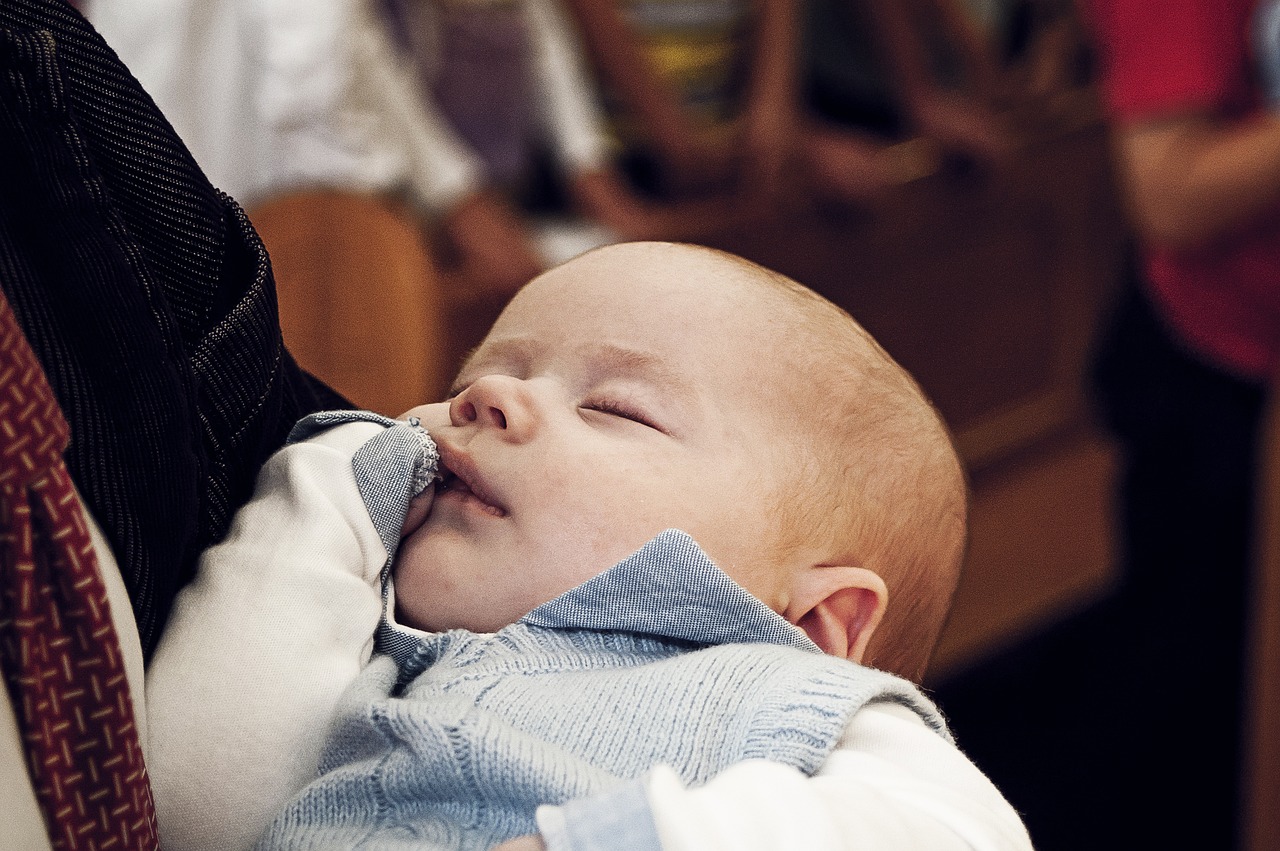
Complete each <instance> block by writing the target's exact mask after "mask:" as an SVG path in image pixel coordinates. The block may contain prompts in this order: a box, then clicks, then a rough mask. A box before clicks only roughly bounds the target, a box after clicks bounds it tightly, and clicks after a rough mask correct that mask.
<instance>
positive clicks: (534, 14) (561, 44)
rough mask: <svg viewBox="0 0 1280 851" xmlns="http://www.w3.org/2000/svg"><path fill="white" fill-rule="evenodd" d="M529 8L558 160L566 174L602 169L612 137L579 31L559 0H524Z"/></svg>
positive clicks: (541, 102)
mask: <svg viewBox="0 0 1280 851" xmlns="http://www.w3.org/2000/svg"><path fill="white" fill-rule="evenodd" d="M523 8H524V11H525V21H526V24H527V26H528V27H529V39H530V42H531V43H532V45H533V52H534V60H533V62H534V68H533V75H534V81H535V87H534V88H535V91H536V92H537V93H538V103H537V107H538V112H539V114H540V115H541V116H542V120H543V122H544V124H545V128H546V132H547V134H548V136H549V137H550V138H549V141H550V142H551V146H552V150H553V152H554V153H555V156H556V161H557V163H558V164H559V166H560V167H561V168H562V169H563V170H564V171H565V173H566V174H576V173H581V172H584V171H595V170H598V169H601V168H603V167H605V166H606V165H607V164H608V163H609V145H610V142H609V136H608V134H607V133H606V131H605V126H606V121H605V117H604V111H603V109H602V108H601V106H600V103H599V98H598V86H597V85H596V83H595V81H594V79H593V78H592V77H591V75H590V74H589V73H588V71H587V68H586V65H585V63H584V61H583V55H582V48H581V44H580V42H579V40H578V34H577V32H576V31H575V30H574V28H573V26H572V25H571V24H570V23H569V21H568V20H566V18H565V16H564V13H563V11H562V10H561V9H560V8H559V6H558V0H524V4H523Z"/></svg>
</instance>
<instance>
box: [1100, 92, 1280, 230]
mask: <svg viewBox="0 0 1280 851" xmlns="http://www.w3.org/2000/svg"><path fill="white" fill-rule="evenodd" d="M1115 147H1116V154H1117V158H1118V160H1119V163H1120V166H1121V170H1122V172H1123V176H1124V188H1125V194H1126V199H1127V201H1128V202H1129V207H1130V210H1131V214H1132V216H1133V219H1134V223H1135V225H1136V226H1137V228H1138V230H1139V232H1140V233H1141V234H1142V235H1143V236H1144V237H1146V238H1147V239H1148V240H1149V241H1150V242H1152V243H1153V244H1156V245H1162V246H1166V247H1169V248H1173V249H1175V250H1192V249H1195V248H1199V247H1202V246H1206V245H1210V244H1212V243H1213V242H1215V241H1216V240H1219V239H1221V238H1222V237H1224V236H1226V235H1228V234H1230V233H1232V232H1233V231H1235V230H1237V229H1239V228H1241V227H1243V226H1246V225H1248V224H1249V223H1250V222H1252V221H1255V220H1257V219H1259V218H1260V217H1262V216H1264V215H1267V214H1274V213H1280V210H1278V209H1277V207H1278V205H1280V118H1276V117H1272V116H1264V117H1259V118H1257V119H1256V120H1250V121H1248V122H1245V123H1241V124H1235V125H1231V126H1226V125H1223V124H1221V123H1220V122H1218V121H1217V120H1215V119H1214V118H1212V117H1210V116H1208V115H1205V114H1198V113H1189V114H1184V115H1180V116H1173V117H1169V118H1162V119H1153V120H1146V121H1136V122H1128V123H1121V124H1119V125H1118V126H1117V127H1116V128H1115Z"/></svg>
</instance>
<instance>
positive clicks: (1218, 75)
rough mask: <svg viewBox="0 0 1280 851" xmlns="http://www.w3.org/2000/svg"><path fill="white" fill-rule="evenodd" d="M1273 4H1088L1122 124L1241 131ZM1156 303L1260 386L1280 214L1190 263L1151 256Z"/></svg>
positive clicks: (1276, 325) (1198, 346)
mask: <svg viewBox="0 0 1280 851" xmlns="http://www.w3.org/2000/svg"><path fill="white" fill-rule="evenodd" d="M1273 2H1275V0H1262V2H1259V1H1258V0H1092V2H1091V7H1092V13H1093V14H1092V23H1093V26H1094V30H1095V34H1096V37H1097V42H1098V47H1099V52H1100V58H1101V60H1102V70H1103V74H1102V91H1103V96H1104V98H1105V100H1106V103H1107V106H1108V109H1109V111H1110V112H1111V114H1112V116H1113V117H1114V118H1116V119H1119V120H1121V121H1131V120H1145V119H1158V118H1159V117H1161V116H1162V115H1177V114H1180V113H1187V112H1203V113H1209V114H1213V115H1216V116H1219V117H1221V118H1223V119H1225V120H1227V121H1248V120H1250V117H1251V116H1252V115H1255V114H1257V112H1258V110H1259V109H1260V107H1259V103H1260V96H1259V92H1258V88H1257V84H1256V82H1255V81H1256V79H1257V75H1256V73H1255V68H1254V57H1253V55H1252V50H1253V48H1252V44H1253V27H1254V25H1255V24H1254V21H1255V19H1256V18H1257V17H1258V15H1259V13H1260V10H1262V9H1264V8H1266V7H1269V6H1270V5H1272V3H1273ZM1145 262H1146V273H1147V280H1148V283H1149V285H1150V289H1151V292H1150V293H1149V295H1150V296H1151V297H1152V300H1153V302H1154V303H1155V304H1156V307H1157V309H1158V310H1159V312H1160V314H1161V315H1162V316H1163V317H1164V319H1165V320H1166V321H1167V322H1168V323H1169V325H1170V326H1171V327H1172V328H1173V330H1174V331H1175V332H1176V333H1177V335H1178V336H1179V337H1180V338H1181V339H1182V340H1183V341H1184V342H1186V343H1187V344H1188V345H1189V346H1190V347H1191V348H1192V349H1193V350H1195V351H1196V352H1197V353H1199V354H1200V355H1202V356H1203V357H1205V358H1206V359H1207V360H1209V361H1210V362H1212V363H1213V364H1215V365H1217V366H1219V367H1221V368H1224V369H1226V370H1228V371H1230V372H1232V373H1235V374H1237V375H1240V376H1241V377H1244V378H1249V379H1265V378H1267V377H1269V376H1270V374H1271V373H1272V372H1273V370H1274V368H1275V366H1276V364H1277V362H1280V209H1277V210H1276V211H1275V214H1274V215H1272V216H1268V217H1267V218H1266V220H1264V221H1259V222H1255V223H1254V224H1253V225H1252V226H1251V227H1249V228H1246V229H1243V230H1241V231H1239V232H1237V233H1235V234H1232V235H1231V236H1229V237H1227V238H1226V239H1223V240H1221V241H1219V242H1218V243H1216V244H1214V245H1212V246H1208V247H1206V248H1203V249H1200V250H1198V251H1195V252H1180V253H1179V252H1173V251H1169V250H1165V249H1159V248H1149V249H1148V250H1147V251H1146V254H1145Z"/></svg>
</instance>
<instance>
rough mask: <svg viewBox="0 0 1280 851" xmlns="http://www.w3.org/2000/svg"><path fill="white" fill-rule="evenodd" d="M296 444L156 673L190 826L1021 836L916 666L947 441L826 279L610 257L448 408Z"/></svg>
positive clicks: (156, 741)
mask: <svg viewBox="0 0 1280 851" xmlns="http://www.w3.org/2000/svg"><path fill="white" fill-rule="evenodd" d="M295 436H296V438H295V442H294V443H293V444H292V445H290V446H288V447H286V448H285V449H283V450H281V452H279V453H278V454H277V455H276V456H275V457H273V458H272V459H271V460H270V461H269V462H268V463H267V465H266V466H265V467H264V469H263V472H262V475H261V477H260V480H259V484H258V490H257V492H256V494H255V497H254V499H253V500H252V501H251V502H250V503H249V504H248V505H247V506H246V507H245V508H244V509H242V511H241V513H240V515H239V516H238V517H237V521H236V524H235V526H234V527H233V530H232V532H231V534H230V536H229V538H228V539H227V541H225V542H224V543H223V544H220V545H219V546H218V547H215V548H213V549H211V550H210V551H209V553H208V554H207V555H206V557H205V561H204V563H203V564H202V566H201V570H200V575H199V577H198V579H197V580H196V581H195V582H194V583H193V585H192V586H191V587H190V588H189V589H188V590H187V591H184V594H183V597H182V599H181V600H180V602H179V608H178V610H177V612H176V614H175V617H174V620H173V622H172V623H171V625H170V628H169V629H168V630H167V631H166V635H165V639H164V642H163V644H162V646H161V648H160V650H159V651H158V653H157V656H156V659H155V662H154V664H153V665H152V669H151V673H150V675H149V678H148V695H147V698H148V705H149V707H150V718H149V720H150V722H151V746H152V752H151V753H149V754H148V760H149V763H150V765H151V770H152V775H153V784H154V786H155V790H156V799H157V809H158V812H159V816H160V827H161V836H162V841H164V842H165V843H166V844H167V845H171V846H172V847H180V846H181V847H219V848H240V847H246V846H248V845H251V844H252V843H253V842H255V841H257V843H258V846H259V847H261V848H356V847H370V848H380V849H381V848H406V849H409V848H413V849H489V848H494V847H502V848H504V849H516V848H542V847H546V848H552V849H595V848H612V849H620V848H636V849H642V848H643V849H684V848H689V849H694V848H697V849H708V848H712V849H714V848H725V849H744V848H745V849H749V848H769V849H774V848H792V847H794V848H805V849H814V848H843V847H858V848H917V847H918V848H929V849H945V848H951V847H955V848H966V849H968V848H991V849H996V848H1001V849H1004V848H1008V849H1015V848H1029V847H1030V843H1029V840H1028V838H1027V835H1026V832H1025V829H1024V828H1023V826H1022V824H1021V822H1020V820H1019V819H1018V817H1017V815H1016V813H1014V811H1013V810H1012V809H1011V808H1010V807H1009V805H1008V804H1007V803H1006V802H1005V801H1004V799H1003V798H1002V797H1001V796H1000V794H999V793H998V792H997V791H996V790H995V789H994V787H992V786H991V784H990V783H989V782H988V781H987V780H986V779H985V778H984V777H983V776H982V774H981V773H980V772H979V771H978V770H977V769H976V768H975V767H974V766H973V765H972V764H971V763H970V762H969V761H968V760H966V759H965V757H964V756H963V755H962V754H961V753H960V752H959V751H958V750H957V749H956V748H955V746H954V744H953V743H952V741H951V739H950V735H949V733H948V731H947V729H946V727H945V724H944V722H943V720H942V718H941V717H940V715H939V713H938V712H937V710H936V708H935V707H934V706H933V705H932V704H931V703H930V702H929V701H928V699H927V698H926V697H924V696H923V695H922V694H921V693H920V692H919V690H918V689H917V688H916V687H915V686H913V685H912V684H911V682H910V681H911V680H918V679H919V677H920V676H921V674H922V673H923V670H924V668H925V665H926V664H927V662H928V658H929V654H930V651H931V650H932V648H933V646H934V644H935V643H936V640H937V637H938V633H939V631H940V630H941V627H942V623H943V620H944V618H945V615H946V612H947V609H948V606H949V602H950V598H951V594H952V591H953V590H954V587H955V584H956V580H957V576H958V572H959V569H960V563H961V560H962V555H963V549H964V543H965V499H966V494H965V485H964V480H963V474H962V471H961V466H960V464H959V461H958V459H957V458H956V455H955V453H954V450H953V448H952V444H951V442H950V439H949V437H948V435H947V432H946V430H945V428H944V426H943V424H942V422H941V420H940V419H939V417H938V415H937V413H936V411H935V410H934V409H933V408H932V406H931V405H930V404H929V403H928V401H927V400H926V399H925V397H924V396H923V394H922V393H921V391H920V390H919V388H918V387H917V385H916V384H915V382H914V381H912V379H911V378H910V377H909V376H908V375H907V373H906V372H905V371H903V370H902V369H901V368H900V367H899V366H898V365H897V364H895V363H894V362H893V361H892V360H891V359H890V358H889V357H888V356H887V355H886V354H885V353H884V351H883V350H882V349H880V347H879V346H878V345H877V344H876V343H875V341H874V340H872V339H871V337H870V336H869V335H868V334H867V333H866V332H865V331H864V330H862V329H861V328H860V327H859V326H858V325H857V324H856V323H855V322H854V321H853V320H852V319H851V318H850V317H849V316H848V315H847V314H846V313H844V312H843V311H841V310H840V309H839V308H837V307H836V306H834V305H833V304H831V303H830V302H828V301H826V300H825V299H823V298H821V297H820V296H818V295H817V294H815V293H813V292H812V291H810V290H808V289H806V288H804V287H802V286H800V285H799V284H797V283H795V282H793V281H791V280H789V279H787V278H785V277H783V276H781V275H778V274H776V273H774V272H771V271H768V270H766V269H763V268H761V267H759V266H756V265H754V264H752V263H749V262H748V261H745V260H742V259H741V258H737V257H734V256H731V255H727V254H723V253H720V252H716V251H713V250H710V249H705V248H699V247H694V246H686V245H671V244H658V243H635V244H625V245H616V246H611V247H607V248H602V249H598V250H596V251H593V252H590V253H588V254H585V255H582V256H581V257H579V258H577V259H575V260H572V261H570V262H569V263H566V264H564V265H562V266H560V267H557V268H555V269H553V270H551V271H550V272H547V273H545V274H544V275H542V276H540V277H538V278H536V279H535V280H534V281H533V282H531V283H530V284H528V285H527V286H526V287H525V288H524V289H523V290H521V291H520V293H519V294H517V295H516V297H515V298H514V299H513V300H512V302H511V304H510V305H509V306H508V307H507V308H506V310H505V311H504V312H503V313H502V315H501V316H500V318H499V319H498V321H497V322H496V323H495V325H494V327H493V329H492V330H491V331H490V333H489V335H488V336H487V337H486V338H485V340H484V342H483V343H482V344H481V346H480V347H479V348H478V349H477V350H476V351H475V352H474V353H473V354H472V355H471V356H470V357H469V358H468V359H467V361H466V363H465V364H464V366H463V368H462V370H461V372H460V374H459V376H458V380H457V382H456V385H455V388H454V391H453V392H452V393H451V394H450V398H449V400H448V401H446V402H440V403H437V404H431V405H424V406H421V407H419V408H415V409H414V410H412V411H410V412H408V414H407V415H406V417H405V419H404V420H400V421H393V420H388V419H385V418H382V417H378V416H377V415H373V414H367V413H359V412H356V413H352V412H335V413H331V414H322V415H317V416H315V417H312V418H310V419H308V420H305V421H303V423H301V424H300V425H299V428H298V429H296V430H295ZM299 547H301V548H302V549H303V550H304V552H303V553H302V554H301V555H299V554H298V553H297V552H296V551H297V549H299ZM299 610H300V611H299ZM375 631H376V633H377V642H376V648H373V647H372V644H373V642H372V639H371V637H372V636H373V634H374V633H375ZM371 652H372V656H370V654H371ZM228 655H230V656H231V657H234V658H238V659H240V660H241V661H243V660H245V659H251V660H252V662H251V664H250V665H249V670H248V673H247V674H246V671H245V670H244V666H243V665H241V666H240V668H239V670H238V671H237V670H236V669H235V666H233V665H232V664H230V663H228V662H227V661H225V660H226V658H227V657H228ZM196 665H198V666H200V667H193V666H196ZM193 707H194V708H193ZM220 736H236V738H237V740H238V741H239V742H240V743H241V746H240V747H239V748H237V749H236V752H235V753H233V754H228V753H227V752H226V751H227V748H225V747H223V746H222V745H221V743H220V744H219V745H218V746H213V745H211V744H209V742H208V740H209V738H211V737H212V738H214V739H217V738H219V737H220ZM196 740H200V741H203V742H204V743H203V744H201V743H200V741H196ZM228 820H231V821H233V822H234V823H233V824H230V825H228V824H227V822H228ZM264 826H265V829H264ZM259 834H261V835H260V836H259Z"/></svg>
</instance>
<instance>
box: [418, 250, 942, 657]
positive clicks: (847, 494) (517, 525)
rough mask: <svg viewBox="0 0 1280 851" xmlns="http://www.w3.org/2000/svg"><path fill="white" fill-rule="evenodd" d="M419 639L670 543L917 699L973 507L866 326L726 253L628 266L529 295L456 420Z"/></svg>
mask: <svg viewBox="0 0 1280 851" xmlns="http://www.w3.org/2000/svg"><path fill="white" fill-rule="evenodd" d="M411 413H413V414H414V415H416V416H418V417H420V418H421V419H422V420H423V424H424V425H425V426H426V427H427V428H428V430H429V431H430V432H431V434H432V436H433V437H434V438H435V440H436V443H437V445H438V446H439V448H440V453H441V460H442V464H443V466H444V467H445V468H446V470H447V471H448V475H447V476H446V481H445V483H444V485H443V486H442V487H441V488H440V490H439V491H438V493H437V494H436V496H435V499H434V502H433V503H432V505H431V509H430V512H429V515H428V516H427V517H426V519H425V522H422V524H421V525H420V526H419V525H414V526H413V527H411V528H410V529H408V530H407V534H406V536H405V538H404V541H403V543H402V545H401V550H400V556H399V560H398V566H397V573H396V597H397V609H398V614H399V617H400V618H401V619H402V621H404V622H406V623H409V624H412V625H414V626H419V627H422V628H424V629H432V630H440V629H448V628H467V629H472V630H476V631H492V630H496V629H498V628H500V627H502V626H505V625H507V624H509V623H512V622H514V621H516V620H518V619H519V618H520V617H521V616H522V615H524V614H525V613H527V612H528V611H530V610H532V609H533V608H535V607H537V606H538V605H540V604H541V603H543V602H546V601H548V600H550V599H553V598H554V597H556V596H558V595H559V594H561V593H563V592H564V591H566V590H568V589H570V588H572V587H574V586H575V585H578V584H580V583H581V582H583V581H585V580H586V579H589V578H590V577H592V576H594V575H596V574H597V573H599V572H600V571H602V570H604V569H605V568H607V567H609V566H610V565H612V564H614V563H616V562H617V561H619V560H621V559H622V558H624V557H626V556H627V555H629V554H630V553H632V552H634V551H635V550H637V549H639V548H640V547H641V546H642V545H643V544H644V543H646V542H647V541H648V540H649V539H650V538H652V537H653V536H654V535H656V534H657V533H658V532H661V531H662V530H664V529H668V528H678V529H682V530H684V531H685V532H688V533H689V534H690V535H691V536H692V537H693V538H694V539H695V540H696V541H697V542H698V543H699V544H700V545H701V546H702V548H703V549H704V550H705V551H706V553H707V554H708V555H709V556H710V557H711V558H712V559H713V560H715V562H716V563H717V564H718V565H719V566H720V567H721V568H722V569H724V570H725V572H726V573H728V574H729V575H730V576H732V577H733V578H734V579H735V580H736V581H737V582H738V583H739V584H741V585H743V586H744V587H745V588H746V589H747V590H749V591H751V592H752V593H753V594H755V595H756V596H757V597H759V598H760V599H761V600H763V601H764V602H765V603H766V604H767V605H769V606H770V607H771V608H773V609H774V610H775V611H777V612H779V613H780V614H781V615H783V616H784V617H785V618H787V619H788V620H789V621H791V622H792V623H796V624H798V625H799V626H800V627H801V628H802V629H804V630H805V631H806V632H807V633H808V634H809V635H810V636H811V637H812V638H813V639H814V640H815V641H816V642H817V643H818V644H819V646H821V647H822V648H823V649H824V650H825V651H827V652H829V653H833V654H835V655H839V656H847V657H849V658H853V659H858V660H861V661H865V662H867V663H869V664H873V665H876V666H877V667H881V668H884V669H886V670H891V671H894V672H896V673H900V674H903V675H904V676H908V677H911V678H915V679H918V678H919V676H920V675H921V674H922V673H923V670H924V666H925V664H926V663H927V661H928V657H929V653H930V651H931V650H932V648H933V645H934V643H935V642H936V640H937V636H938V633H939V631H940V630H941V627H942V623H943V620H944V619H945V616H946V612H947V609H948V607H949V605H950V599H951V595H952V592H953V590H954V588H955V583H956V579H957V576H958V573H959V567H960V562H961V559H962V554H963V549H964V542H965V486H964V481H963V474H962V472H961V468H960V464H959V462H958V460H957V458H956V456H955V452H954V450H953V448H952V446H951V442H950V439H949V438H948V436H947V433H946V430H945V428H944V427H943V425H942V423H941V420H940V419H939V417H938V416H937V414H936V412H935V411H934V410H933V408H932V407H931V406H930V404H929V403H928V401H927V400H926V399H925V398H924V396H923V394H922V393H921V392H920V390H919V388H918V386H917V385H916V384H915V382H914V381H912V379H911V378H910V377H909V376H908V375H907V374H906V372H904V371H903V370H902V369H901V368H900V367H899V366H898V365H897V364H895V363H894V362H893V361H892V360H891V359H890V358H889V357H888V356H887V355H886V354H885V353H884V352H883V350H881V349H880V347H879V346H878V345H876V343H875V341H874V340H872V339H871V337H870V336H869V335H868V334H867V333H866V332H865V331H863V330H862V328H861V327H859V326H858V325H857V324H856V323H855V322H854V321H853V320H852V319H851V318H850V317H849V316H848V314H846V313H844V312H843V311H842V310H840V309H839V308H837V307H835V306H834V305H833V304H831V303H830V302H828V301H826V300H825V299H823V298H821V297H820V296H818V295H817V294H815V293H813V292H812V291H810V290H808V289H806V288H804V287H802V286H800V285H799V284H796V283H795V282H793V281H791V280H789V279H787V278H785V277H783V276H781V275H778V274H776V273H773V272H770V271H768V270H766V269H764V268H762V267H759V266H756V265H755V264H752V263H749V262H748V261H745V260H742V259H740V258H737V257H733V256H732V255H728V254H723V253H721V252H717V251H713V250H710V249H705V248H698V247H694V246H687V245H672V244H666V243H633V244H625V245H616V246H610V247H606V248H602V249H598V250H596V251H593V252H590V253H588V254H585V255H583V256H581V257H579V258H577V259H575V260H572V261H570V262H569V263H566V264H564V265H562V266H559V267H557V268H555V269H552V270H551V271H549V272H547V273H546V274H544V275H542V276H540V277H539V278H537V279H535V280H534V281H533V282H531V283H530V284H529V285H528V286H526V287H525V288H524V289H523V290H521V291H520V292H519V293H518V294H517V295H516V297H515V298H514V299H513V300H512V302H511V304H510V305H509V306H508V307H507V309H506V310H505V311H504V312H503V313H502V315H501V317H499V319H498V321H497V322H496V323H495V324H494V327H493V329H492V330H491V331H490V332H489V335H488V336H487V337H486V338H485V340H484V342H483V343H482V344H481V345H480V347H479V348H478V349H477V350H476V351H475V353H474V354H472V355H471V357H470V358H468V360H467V362H466V363H465V364H464V366H463V368H462V370H461V372H460V373H459V375H458V381H457V384H456V386H455V390H454V393H453V394H452V398H451V399H450V400H449V401H448V402H442V403H438V404H435V405H425V406H422V407H420V408H416V409H414V411H412V412H411Z"/></svg>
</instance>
